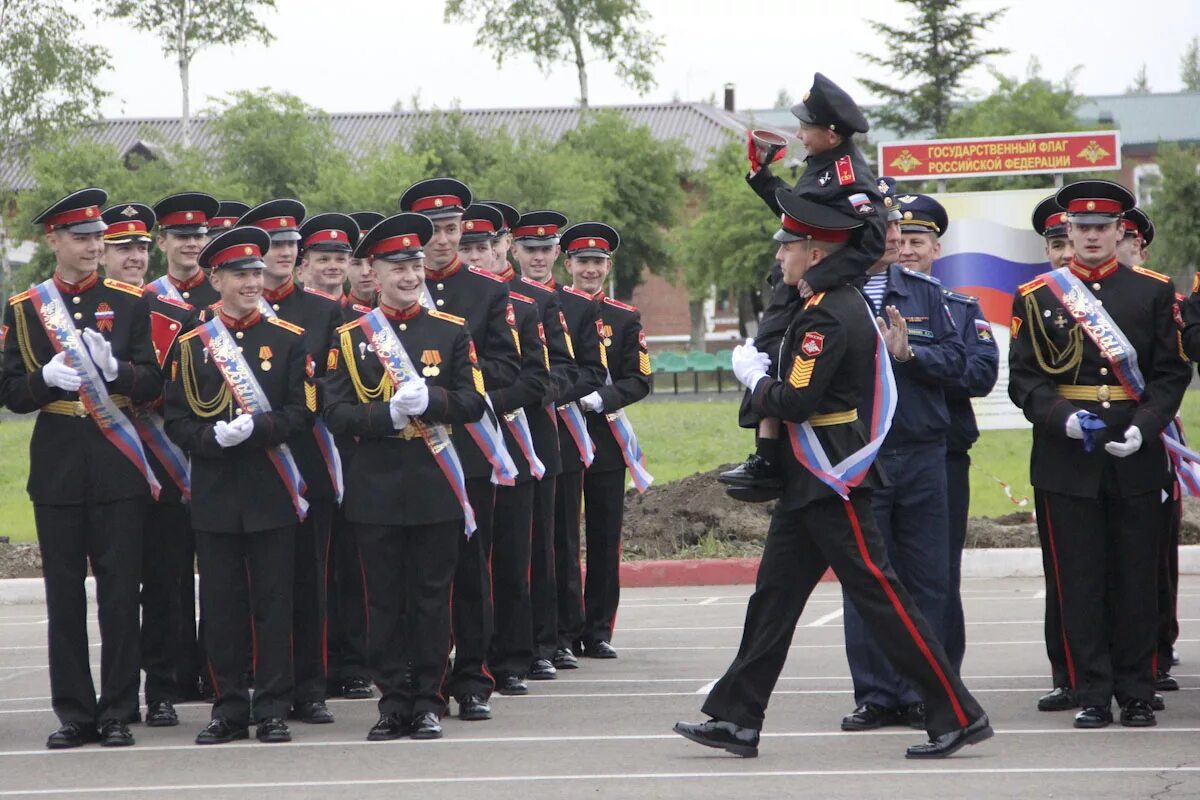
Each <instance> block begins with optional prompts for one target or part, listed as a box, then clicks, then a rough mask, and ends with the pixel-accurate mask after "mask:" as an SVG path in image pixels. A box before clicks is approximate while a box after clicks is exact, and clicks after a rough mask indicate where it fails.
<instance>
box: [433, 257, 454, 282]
mask: <svg viewBox="0 0 1200 800" xmlns="http://www.w3.org/2000/svg"><path fill="white" fill-rule="evenodd" d="M460 269H462V259H461V258H459V257H458V256H455V257H454V260H453V261H451V262H450V263H449V264H447V265H446V266H444V267H442V268H441V269H429V268H428V267H426V268H425V277H427V278H433V279H434V280H435V281H440V280H442V279H444V278H449V277H450V276H451V275H453V274H454V273H456V272H458V271H459V270H460Z"/></svg>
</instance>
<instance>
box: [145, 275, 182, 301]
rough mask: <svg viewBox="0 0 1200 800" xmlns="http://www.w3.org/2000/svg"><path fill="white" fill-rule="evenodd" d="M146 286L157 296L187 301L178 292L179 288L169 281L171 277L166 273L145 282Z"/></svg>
mask: <svg viewBox="0 0 1200 800" xmlns="http://www.w3.org/2000/svg"><path fill="white" fill-rule="evenodd" d="M146 288H147V289H149V290H150V291H152V292H154V293H155V294H156V295H158V296H159V297H169V298H171V299H172V300H177V301H178V302H180V303H186V302H187V301H186V300H184V299H183V295H182V294H180V293H179V290H178V289H176V288H175V284H173V283H171V279H170V278H168V277H167V276H166V275H163V276H162V277H161V278H159V279H158V280H153V281H150V283H148V284H146Z"/></svg>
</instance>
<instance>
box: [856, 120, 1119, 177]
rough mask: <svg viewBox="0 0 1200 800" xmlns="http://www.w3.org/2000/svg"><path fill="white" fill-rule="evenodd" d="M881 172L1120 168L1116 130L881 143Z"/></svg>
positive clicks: (906, 174) (916, 173)
mask: <svg viewBox="0 0 1200 800" xmlns="http://www.w3.org/2000/svg"><path fill="white" fill-rule="evenodd" d="M877 163H878V164H879V170H878V172H879V174H881V175H890V176H892V177H893V178H895V179H896V180H901V181H903V180H928V179H936V180H941V179H944V178H981V177H986V176H994V175H1032V174H1037V173H1056V172H1093V171H1097V170H1115V169H1120V168H1121V133H1120V131H1088V132H1084V133H1036V134H1030V135H1028V136H993V137H985V138H979V139H930V140H927V141H922V142H889V143H885V144H881V145H879V161H878V162H877Z"/></svg>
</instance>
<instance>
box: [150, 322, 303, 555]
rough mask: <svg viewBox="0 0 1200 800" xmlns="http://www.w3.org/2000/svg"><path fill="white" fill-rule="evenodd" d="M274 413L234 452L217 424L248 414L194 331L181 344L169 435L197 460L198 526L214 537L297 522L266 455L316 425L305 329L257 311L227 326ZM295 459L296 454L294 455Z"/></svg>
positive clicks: (262, 417)
mask: <svg viewBox="0 0 1200 800" xmlns="http://www.w3.org/2000/svg"><path fill="white" fill-rule="evenodd" d="M225 324H226V327H227V328H228V329H229V333H230V335H231V336H233V337H234V341H236V342H237V344H238V346H239V347H240V348H241V349H242V354H243V355H244V356H245V359H246V363H247V364H248V365H249V367H250V371H251V372H252V373H253V374H254V377H255V378H256V379H257V380H258V382H259V384H260V385H261V386H262V389H263V392H264V393H265V394H266V397H267V401H268V402H269V403H270V404H271V410H270V411H268V412H265V413H260V414H256V415H255V416H254V432H253V433H251V434H250V438H248V439H247V440H246V441H244V442H242V443H241V444H239V445H235V446H234V447H227V448H226V447H221V445H219V444H217V439H216V433H215V428H216V424H217V422H218V420H225V421H226V422H231V421H233V420H234V419H235V418H236V417H238V416H240V412H241V409H240V408H238V407H237V404H236V403H235V402H234V401H233V399H232V397H231V396H230V392H229V389H228V388H227V387H226V385H225V379H224V378H222V377H221V373H220V371H219V370H218V369H217V367H216V365H215V364H214V363H213V361H212V359H211V358H209V357H208V351H207V350H206V349H205V347H204V343H203V342H202V341H201V340H200V337H199V335H198V334H199V331H198V330H193V331H191V332H190V333H187V334H185V335H183V336H181V337H180V338H179V346H178V348H177V352H176V355H175V358H174V360H173V361H172V362H171V374H170V380H169V381H168V382H167V389H166V404H167V405H166V428H167V435H168V436H170V437H171V439H172V440H173V441H174V442H175V443H176V444H177V445H179V447H180V448H182V449H183V450H184V452H186V453H188V454H190V455H191V457H192V527H193V528H195V529H196V530H198V531H207V532H212V533H252V532H254V531H264V530H270V529H272V528H282V527H285V526H287V525H293V524H295V523H296V522H297V519H296V512H295V510H294V509H293V507H292V500H291V497H290V495H289V494H288V492H287V489H286V488H285V486H284V483H283V480H282V479H281V478H280V477H279V473H278V472H276V470H275V466H274V464H273V463H272V461H271V459H270V458H269V456H268V454H267V448H268V447H273V446H276V445H280V444H283V443H285V442H288V441H289V440H290V439H292V438H293V437H295V436H296V435H297V432H299V431H306V430H308V429H309V428H310V427H311V426H312V416H311V414H310V413H309V412H308V411H307V409H306V408H305V400H304V398H305V371H306V364H307V363H308V360H309V359H308V353H307V350H306V349H305V346H304V331H303V330H302V329H300V328H299V327H297V326H295V325H293V324H291V323H290V322H286V321H284V320H282V319H273V318H268V317H264V316H262V315H261V314H260V313H258V312H257V311H256V312H254V313H253V314H251V315H249V316H248V317H247V318H246V319H245V320H241V321H238V322H232V321H230V320H228V319H226V320H225ZM293 455H295V454H294V453H293Z"/></svg>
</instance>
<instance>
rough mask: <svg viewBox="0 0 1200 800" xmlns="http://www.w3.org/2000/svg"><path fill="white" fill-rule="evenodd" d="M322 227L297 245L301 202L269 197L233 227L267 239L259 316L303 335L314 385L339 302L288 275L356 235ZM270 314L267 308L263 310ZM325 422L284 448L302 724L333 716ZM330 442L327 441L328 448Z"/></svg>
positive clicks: (333, 500) (332, 497)
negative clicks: (297, 510)
mask: <svg viewBox="0 0 1200 800" xmlns="http://www.w3.org/2000/svg"><path fill="white" fill-rule="evenodd" d="M322 218H323V220H324V222H325V223H327V226H320V227H318V229H316V230H312V231H310V232H309V233H308V236H307V238H306V239H305V240H303V242H302V241H301V236H300V231H299V226H300V223H301V222H302V221H303V219H304V205H303V204H302V203H300V202H299V201H298V200H268V201H267V202H265V203H262V204H260V205H258V206H255V207H254V208H252V209H250V210H249V211H247V212H246V213H245V214H244V215H243V216H242V218H241V219H239V220H238V227H245V226H248V225H252V226H254V227H256V228H261V229H262V230H265V231H266V232H267V233H269V234H270V236H271V250H270V252H269V253H267V254H266V255H265V262H264V263H265V264H266V267H265V269H264V270H263V292H262V297H263V301H264V303H263V306H262V308H263V313H265V314H268V315H270V314H276V315H278V316H279V317H280V319H284V320H287V321H288V322H290V323H292V324H293V325H295V326H297V327H299V328H302V329H303V330H304V346H305V347H306V348H307V350H308V356H309V367H310V368H311V370H312V371H311V373H310V375H309V377H311V378H313V379H314V382H315V383H319V382H320V379H321V376H322V375H324V373H325V361H324V357H325V354H326V353H327V352H328V349H329V342H330V341H331V340H332V339H333V332H334V330H336V329H337V326H338V325H339V324H341V320H342V311H341V305H340V304H339V303H338V301H336V300H334V299H333V298H331V297H330V296H329V295H327V294H325V293H324V292H320V291H317V290H316V289H311V288H309V287H304V288H300V287H298V286H297V285H296V282H295V278H294V275H293V270H294V267H295V264H296V254H297V252H298V250H299V249H300V247H301V246H303V247H304V248H309V247H318V248H335V249H339V250H341V251H343V252H345V251H347V248H348V246H349V245H348V243H347V242H348V237H350V236H351V235H353V236H354V237H357V236H358V225H357V223H355V222H354V221H353V220H351V219H350V218H349V217H347V216H345V215H344V214H336V215H332V216H327V215H322ZM268 309H269V311H268ZM305 401H306V402H307V404H308V410H309V412H310V413H315V412H316V411H317V397H316V391H315V389H314V390H313V391H311V392H310V393H309V394H308V395H307V396H306V397H305ZM323 428H324V424H323V423H319V424H318V425H314V426H313V427H312V428H311V429H310V430H302V431H301V430H298V431H296V432H295V433H294V436H293V438H292V440H291V441H289V442H288V447H290V448H291V449H292V452H293V453H294V454H295V456H296V463H298V464H299V465H300V473H301V475H303V476H304V483H305V485H306V486H307V487H308V489H307V491H306V492H305V494H304V498H305V499H306V500H307V501H308V503H309V509H308V516H307V517H306V518H305V519H304V521H303V522H302V523H300V526H299V527H298V528H297V530H296V537H295V546H296V557H295V581H296V588H295V594H294V598H293V606H292V610H293V614H294V617H295V619H294V620H293V623H292V638H293V646H292V651H293V653H292V659H293V665H294V669H295V677H296V687H295V690H294V694H293V698H292V702H293V703H294V704H295V705H294V707H293V709H292V714H291V716H292V718H294V719H298V720H300V721H301V722H308V723H313V724H325V723H330V722H333V713H332V712H330V710H329V708H328V706H326V705H325V585H326V564H327V562H328V555H327V554H328V553H329V547H330V535H331V532H332V529H333V510H334V508H335V507H336V505H337V490H338V487H337V486H335V481H334V474H335V473H336V471H337V466H338V456H337V453H336V446H331V447H328V450H324V449H322V446H321V441H322V430H323ZM329 441H330V440H326V441H325V444H326V445H327V446H328V445H329Z"/></svg>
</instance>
